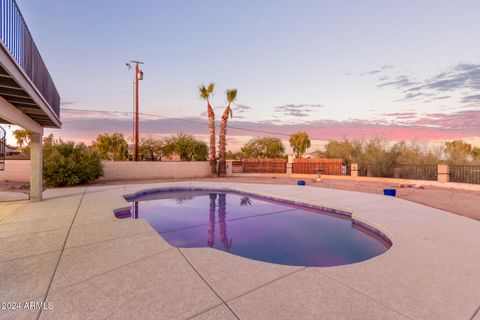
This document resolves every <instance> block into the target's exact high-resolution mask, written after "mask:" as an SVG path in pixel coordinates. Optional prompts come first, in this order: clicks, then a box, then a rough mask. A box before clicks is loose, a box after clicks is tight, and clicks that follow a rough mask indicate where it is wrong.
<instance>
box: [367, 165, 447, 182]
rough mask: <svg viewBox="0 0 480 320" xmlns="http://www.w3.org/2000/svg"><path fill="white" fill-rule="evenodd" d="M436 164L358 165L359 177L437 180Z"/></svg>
mask: <svg viewBox="0 0 480 320" xmlns="http://www.w3.org/2000/svg"><path fill="white" fill-rule="evenodd" d="M437 167H438V166H437V165H436V164H403V165H390V164H378V163H366V164H359V165H358V175H359V176H363V177H380V178H395V179H411V180H433V181H435V180H437Z"/></svg>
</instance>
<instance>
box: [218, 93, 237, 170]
mask: <svg viewBox="0 0 480 320" xmlns="http://www.w3.org/2000/svg"><path fill="white" fill-rule="evenodd" d="M225 94H226V96H227V107H226V108H225V111H224V112H223V115H222V125H221V126H220V139H219V140H220V141H219V145H218V160H219V161H218V175H219V176H221V175H225V174H226V173H227V165H226V161H225V155H226V153H227V122H228V117H230V118H231V117H232V115H233V114H232V109H231V107H230V106H231V104H232V102H233V101H235V99H236V98H237V89H229V90H227V91H226V92H225Z"/></svg>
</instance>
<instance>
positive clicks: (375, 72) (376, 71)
mask: <svg viewBox="0 0 480 320" xmlns="http://www.w3.org/2000/svg"><path fill="white" fill-rule="evenodd" d="M390 69H393V66H392V65H391V64H388V65H384V66H381V67H380V68H378V69H375V70H371V71H368V72H366V73H367V74H377V73H380V72H383V71H386V70H390Z"/></svg>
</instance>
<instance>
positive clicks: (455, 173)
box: [448, 165, 480, 184]
mask: <svg viewBox="0 0 480 320" xmlns="http://www.w3.org/2000/svg"><path fill="white" fill-rule="evenodd" d="M448 170H449V174H450V179H449V181H450V182H461V183H475V184H480V166H472V165H449V166H448Z"/></svg>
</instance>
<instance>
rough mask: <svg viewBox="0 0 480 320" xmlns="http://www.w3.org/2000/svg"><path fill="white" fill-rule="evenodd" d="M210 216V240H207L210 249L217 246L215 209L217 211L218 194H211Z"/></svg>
mask: <svg viewBox="0 0 480 320" xmlns="http://www.w3.org/2000/svg"><path fill="white" fill-rule="evenodd" d="M209 197H210V207H209V209H210V212H209V213H210V215H209V219H208V239H207V245H208V246H209V247H210V248H213V246H214V244H215V209H216V207H217V206H216V201H217V194H216V193H210V194H209Z"/></svg>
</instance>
